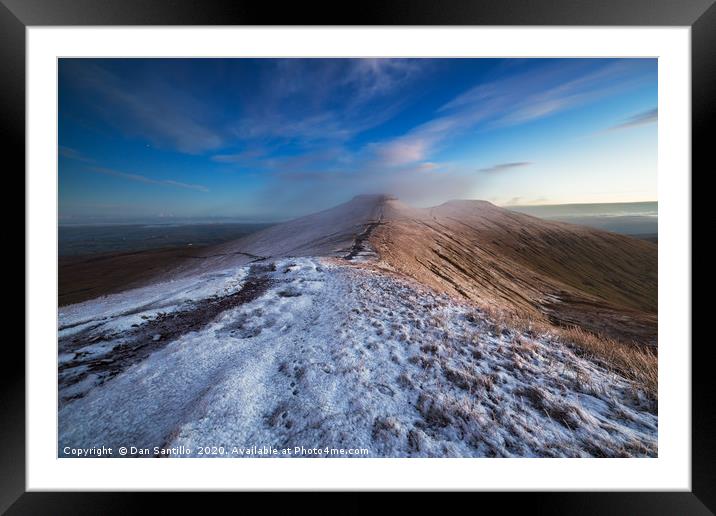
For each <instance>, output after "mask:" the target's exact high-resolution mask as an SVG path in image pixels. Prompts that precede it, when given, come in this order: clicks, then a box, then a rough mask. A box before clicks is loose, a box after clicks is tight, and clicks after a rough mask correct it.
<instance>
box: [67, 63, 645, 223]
mask: <svg viewBox="0 0 716 516" xmlns="http://www.w3.org/2000/svg"><path fill="white" fill-rule="evenodd" d="M657 100H658V99H657V60H656V59H60V61H59V120H58V129H59V135H58V141H59V149H58V154H59V164H58V173H59V216H60V222H62V223H67V222H77V221H88V220H102V221H105V222H110V221H122V220H127V218H135V219H136V218H142V219H145V220H150V219H156V220H161V219H172V220H176V219H213V218H230V219H233V220H242V221H247V222H249V221H278V220H286V219H290V218H293V217H296V216H300V215H303V214H306V213H310V212H315V211H319V210H322V209H325V208H328V207H330V206H335V205H337V204H340V203H341V202H344V201H346V200H348V199H350V198H351V197H352V196H354V195H357V194H361V193H370V192H376V191H378V192H388V193H392V194H394V195H396V196H397V197H399V198H401V200H403V201H404V202H406V203H408V204H411V205H415V206H422V207H425V206H431V205H437V204H440V203H441V202H444V201H447V200H450V199H455V198H475V199H484V200H488V201H490V202H493V203H495V204H497V205H549V204H573V203H613V202H640V201H651V200H653V199H656V197H657V195H656V155H657V152H656V148H657V145H656V144H657V119H658V112H657Z"/></svg>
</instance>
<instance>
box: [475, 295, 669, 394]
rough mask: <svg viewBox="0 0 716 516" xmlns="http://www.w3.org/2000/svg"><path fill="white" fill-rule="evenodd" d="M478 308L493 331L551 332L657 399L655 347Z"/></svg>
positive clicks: (657, 376)
mask: <svg viewBox="0 0 716 516" xmlns="http://www.w3.org/2000/svg"><path fill="white" fill-rule="evenodd" d="M480 308H481V310H482V311H483V312H484V313H486V314H487V316H488V317H489V318H490V319H491V320H492V321H493V323H494V324H495V328H494V330H495V331H496V332H499V331H501V330H502V329H514V330H517V331H521V332H525V333H534V334H550V335H553V336H555V337H557V339H558V340H559V341H560V342H562V343H564V344H565V345H567V346H569V347H570V348H572V350H573V351H574V352H575V353H576V354H578V355H580V356H583V357H585V358H588V359H590V360H592V361H594V362H596V363H597V364H599V365H601V366H602V367H605V368H606V369H608V370H611V371H614V372H615V373H617V374H619V375H620V376H622V377H624V378H625V379H627V380H629V381H630V382H631V383H632V384H633V385H634V387H635V388H636V389H637V390H640V391H642V392H643V393H644V394H645V395H647V397H648V398H649V399H650V400H651V401H654V402H655V401H656V400H657V398H658V383H659V375H658V355H657V352H656V351H655V350H654V348H652V347H648V346H641V345H638V344H636V343H633V342H623V341H619V340H616V339H613V338H609V337H606V336H604V335H598V334H595V333H591V332H589V331H587V330H585V329H583V328H580V327H578V326H566V327H565V326H555V325H552V324H549V323H548V322H544V321H540V320H535V319H532V318H529V317H524V316H520V315H518V314H516V313H514V312H510V311H505V310H500V309H496V308H493V307H491V306H481V307H480Z"/></svg>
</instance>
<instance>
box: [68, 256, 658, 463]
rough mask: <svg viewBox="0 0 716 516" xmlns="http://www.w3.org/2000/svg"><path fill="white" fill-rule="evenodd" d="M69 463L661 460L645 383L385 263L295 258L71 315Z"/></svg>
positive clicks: (126, 296) (92, 305)
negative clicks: (303, 451)
mask: <svg viewBox="0 0 716 516" xmlns="http://www.w3.org/2000/svg"><path fill="white" fill-rule="evenodd" d="M60 328H61V330H60V413H59V452H60V455H64V454H65V453H64V451H63V450H64V449H65V447H76V448H83V447H84V448H86V447H89V446H107V447H112V448H113V449H115V450H116V449H118V448H119V447H120V446H127V447H129V446H135V447H138V448H149V449H152V448H153V447H155V446H159V447H174V448H179V447H181V446H184V447H185V448H184V449H189V450H192V451H191V453H190V454H191V455H197V454H198V449H199V447H223V448H224V449H225V450H226V453H225V455H224V456H231V457H236V456H237V455H235V454H230V453H229V452H230V450H231V449H235V448H236V447H238V448H241V449H244V448H250V447H252V446H257V447H272V448H273V447H275V448H291V449H293V448H295V447H304V448H325V447H329V448H337V449H341V448H342V449H356V448H366V449H368V450H369V454H368V456H370V457H376V456H391V457H404V456H431V457H432V456H460V457H473V456H634V455H638V456H644V455H646V456H654V455H655V454H656V449H657V417H656V415H654V414H652V413H651V412H650V411H649V408H648V407H647V406H646V404H644V403H643V402H642V401H641V400H640V399H639V396H638V395H636V394H635V392H634V391H633V389H632V388H631V386H630V385H629V384H628V383H627V382H626V381H625V380H623V379H621V378H619V377H617V376H614V375H613V374H612V373H609V372H607V371H605V370H603V369H601V368H599V367H597V366H595V365H594V364H593V363H591V362H589V361H587V360H584V359H582V358H579V357H577V356H576V355H574V354H573V353H572V352H571V351H570V350H569V348H568V347H567V346H565V345H563V344H561V343H559V342H557V341H556V340H555V339H552V338H551V337H550V336H549V335H536V334H530V335H527V334H519V333H517V332H515V331H514V330H511V329H503V328H500V327H499V326H498V325H495V324H493V323H492V322H491V321H490V320H489V319H488V318H487V316H486V315H485V314H483V313H481V312H480V311H479V310H477V309H476V308H474V307H472V306H470V305H464V304H460V303H458V302H456V301H454V300H451V299H450V298H448V297H446V296H440V295H437V294H435V293H433V292H431V291H428V290H426V289H423V288H422V287H420V286H419V285H417V284H415V283H412V282H408V281H404V280H402V279H399V278H397V277H393V276H390V275H388V274H387V273H385V272H381V271H378V270H376V269H375V268H374V267H371V266H370V265H368V266H364V265H355V264H350V263H347V262H343V261H341V260H339V259H317V258H295V259H289V258H287V259H281V260H278V261H276V262H273V263H272V262H266V263H262V264H254V265H249V266H245V267H241V268H239V269H227V270H224V271H215V272H213V273H211V274H208V273H207V274H205V275H204V276H201V277H199V278H196V279H194V280H190V279H183V280H180V281H176V282H173V283H165V284H160V285H157V286H153V287H147V288H144V289H139V290H137V291H132V292H128V293H123V294H118V295H115V296H109V297H107V298H105V299H103V300H101V301H92V302H88V303H83V304H81V305H74V306H71V307H67V308H66V309H63V310H62V311H61V313H60Z"/></svg>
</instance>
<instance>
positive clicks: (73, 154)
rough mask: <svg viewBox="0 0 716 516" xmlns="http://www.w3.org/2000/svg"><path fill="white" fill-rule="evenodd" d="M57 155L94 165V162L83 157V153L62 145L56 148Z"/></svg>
mask: <svg viewBox="0 0 716 516" xmlns="http://www.w3.org/2000/svg"><path fill="white" fill-rule="evenodd" d="M58 152H59V155H60V156H61V157H63V158H67V159H72V160H75V161H83V162H85V163H94V162H95V160H94V159H92V158H90V157H88V156H85V155H84V154H83V153H81V152H80V151H78V150H77V149H73V148H71V147H66V146H64V145H60V146H59V147H58Z"/></svg>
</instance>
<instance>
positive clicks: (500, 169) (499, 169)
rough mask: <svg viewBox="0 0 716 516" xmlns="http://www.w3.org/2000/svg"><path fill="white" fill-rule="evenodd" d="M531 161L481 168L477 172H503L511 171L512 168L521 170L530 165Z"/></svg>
mask: <svg viewBox="0 0 716 516" xmlns="http://www.w3.org/2000/svg"><path fill="white" fill-rule="evenodd" d="M531 164H532V162H531V161H513V162H511V163H498V164H497V165H493V166H491V167H487V168H481V169H479V170H478V172H504V171H505V170H511V169H514V168H523V167H527V166H529V165H531Z"/></svg>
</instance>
